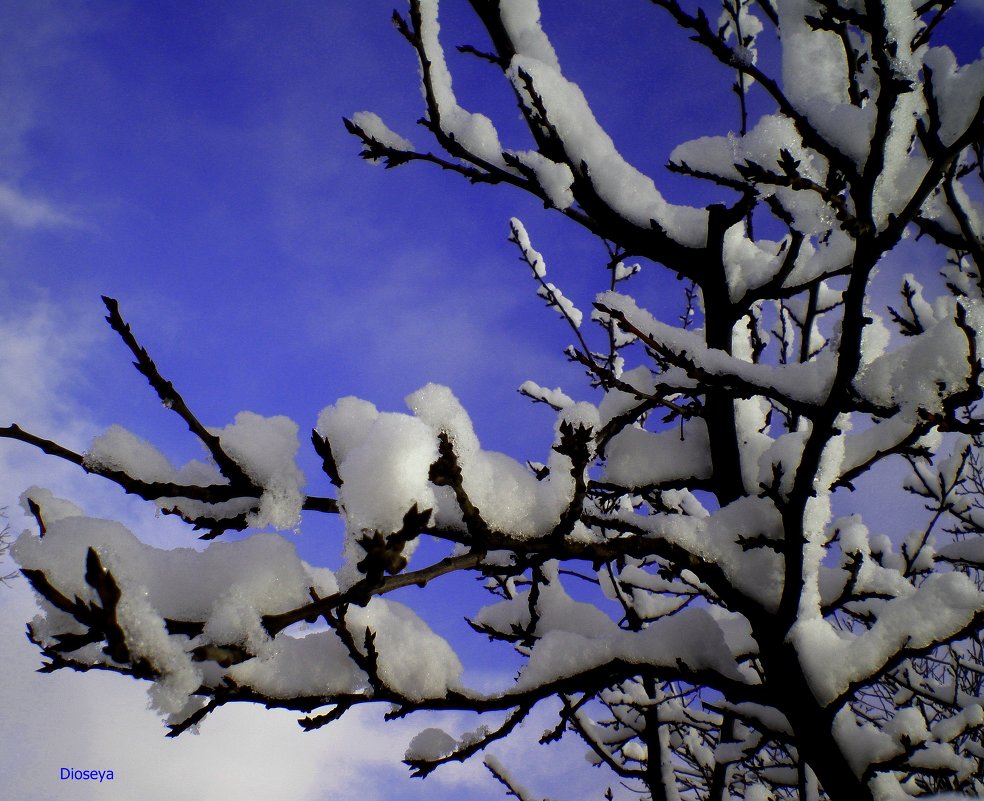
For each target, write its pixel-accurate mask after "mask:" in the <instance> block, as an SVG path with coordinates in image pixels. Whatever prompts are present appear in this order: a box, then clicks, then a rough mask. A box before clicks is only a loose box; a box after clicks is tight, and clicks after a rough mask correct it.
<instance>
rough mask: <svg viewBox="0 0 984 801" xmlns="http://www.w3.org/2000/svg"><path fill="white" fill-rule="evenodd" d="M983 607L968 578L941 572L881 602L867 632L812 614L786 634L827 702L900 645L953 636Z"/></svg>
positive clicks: (818, 693) (916, 645)
mask: <svg viewBox="0 0 984 801" xmlns="http://www.w3.org/2000/svg"><path fill="white" fill-rule="evenodd" d="M982 607H984V593H982V592H981V591H980V590H978V589H977V587H975V586H974V584H973V582H972V581H971V580H970V579H968V578H967V576H965V575H963V574H961V573H942V574H936V575H933V576H930V577H928V578H927V579H926V581H925V582H924V583H923V584H922V585H920V587H919V588H918V589H912V590H911V591H910V592H909V593H908V594H906V595H903V596H900V597H897V598H895V599H894V600H892V601H891V602H889V603H887V604H885V605H884V606H883V607H882V608H881V610H880V613H879V615H878V619H877V621H876V622H875V624H874V625H873V626H872V628H871V629H870V630H868V631H864V632H861V633H858V634H849V633H846V632H843V631H838V630H836V629H834V628H833V627H832V626H831V624H830V623H828V622H827V621H825V620H823V619H821V618H819V617H815V618H812V619H810V618H802V619H800V620H799V621H797V623H796V624H795V625H794V627H793V630H792V632H791V634H790V636H791V638H792V641H793V643H794V644H795V645H796V650H797V652H798V653H799V657H800V663H801V664H802V665H803V668H804V671H805V673H806V676H807V680H808V681H809V682H810V687H811V688H812V690H813V693H814V695H815V696H816V697H817V700H818V701H820V703H821V704H824V705H826V704H829V703H830V702H831V701H833V700H834V699H835V698H837V697H838V696H839V695H840V694H841V693H843V692H844V691H846V690H847V689H848V687H849V686H850V685H851V683H852V682H855V681H860V680H863V679H865V678H867V677H868V676H870V675H872V673H873V672H874V671H876V670H877V669H879V668H880V667H881V666H882V665H884V664H885V662H886V661H887V660H888V659H889V658H891V657H892V656H893V655H894V654H896V653H898V652H899V651H900V650H901V649H903V648H913V649H919V648H924V647H926V646H928V645H930V644H932V643H933V642H935V641H938V640H939V639H943V638H946V637H950V636H952V635H953V634H955V633H956V632H958V631H959V630H960V629H961V628H962V627H964V626H966V625H967V624H968V623H969V622H970V621H971V620H972V619H973V617H974V615H975V614H977V613H978V612H979V611H980V609H981V608H982Z"/></svg>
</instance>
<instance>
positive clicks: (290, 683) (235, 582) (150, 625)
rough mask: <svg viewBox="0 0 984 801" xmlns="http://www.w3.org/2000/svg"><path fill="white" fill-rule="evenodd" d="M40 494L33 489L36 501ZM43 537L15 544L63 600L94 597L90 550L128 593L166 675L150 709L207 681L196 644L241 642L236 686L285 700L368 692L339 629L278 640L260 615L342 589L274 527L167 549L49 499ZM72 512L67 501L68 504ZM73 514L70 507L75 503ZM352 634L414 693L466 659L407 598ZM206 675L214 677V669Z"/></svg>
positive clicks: (152, 657)
mask: <svg viewBox="0 0 984 801" xmlns="http://www.w3.org/2000/svg"><path fill="white" fill-rule="evenodd" d="M41 494H42V493H35V494H34V495H33V496H32V497H35V498H38V497H39V496H40V495H41ZM48 506H50V507H51V514H47V515H46V517H45V519H46V523H47V532H46V534H45V536H44V537H43V538H41V537H39V536H37V535H36V534H34V533H32V532H27V531H26V532H24V533H23V534H22V535H21V536H20V537H19V538H18V539H17V541H16V543H15V544H14V547H13V555H14V558H15V559H16V560H17V562H18V563H19V564H20V565H21V567H23V568H26V569H32V570H41V571H43V572H44V573H45V575H46V576H47V578H48V580H49V582H50V583H51V584H52V585H53V586H54V587H56V588H57V589H58V590H59V592H61V593H62V594H63V595H65V596H66V597H68V598H74V597H76V596H77V597H79V598H82V599H92V598H93V596H94V590H93V589H92V588H91V587H90V586H89V585H88V584H87V583H86V581H85V570H86V553H87V551H88V549H89V548H90V547H91V548H93V549H94V550H95V551H96V553H97V554H98V555H99V558H100V561H101V563H102V565H103V567H104V568H105V569H107V570H109V571H110V573H111V574H112V576H113V578H114V580H115V581H116V583H117V585H118V586H119V588H120V591H121V599H120V601H119V603H118V605H117V607H116V617H117V620H118V621H119V623H120V624H121V626H122V627H123V630H124V632H125V635H126V646H127V648H128V649H129V651H130V653H131V655H132V656H133V657H134V658H140V657H142V658H145V659H146V660H147V661H148V662H149V663H150V664H151V666H152V667H153V668H154V669H155V670H156V671H158V672H159V673H160V674H161V675H160V678H159V679H158V680H157V681H156V682H155V684H154V685H153V686H152V689H151V696H152V700H153V703H154V706H155V707H156V708H158V709H159V710H161V711H162V712H165V713H176V712H178V711H180V710H181V709H183V708H184V707H185V705H186V704H187V702H188V697H189V695H190V694H191V693H193V692H194V691H195V690H197V688H198V687H199V685H200V684H201V683H202V681H203V679H204V673H203V671H204V670H205V665H204V664H203V663H201V662H198V661H196V660H195V659H194V658H193V654H192V650H193V649H195V648H199V649H201V648H204V647H206V646H215V647H217V648H220V649H221V648H222V647H227V646H236V647H238V648H243V649H245V650H246V651H247V652H249V653H250V654H253V655H254V656H253V657H252V658H248V659H246V661H244V662H241V663H239V664H237V665H233V666H232V667H229V668H228V669H227V674H228V675H229V676H230V677H231V678H233V679H235V681H236V682H237V683H239V684H241V685H245V686H250V687H253V688H254V689H256V690H257V691H259V692H262V693H266V694H268V695H270V696H273V697H278V698H283V697H289V696H294V695H324V694H329V693H334V692H361V691H363V690H364V689H365V688H366V686H367V683H368V682H367V678H366V677H365V675H364V674H363V673H362V672H361V671H360V670H359V669H358V668H357V667H356V665H355V663H354V662H353V661H352V659H351V657H350V656H349V654H348V652H347V650H346V649H345V646H344V645H343V643H342V642H341V640H340V639H339V638H338V636H337V635H336V634H335V633H334V632H333V631H319V632H314V633H309V634H307V635H304V636H299V637H298V636H294V635H293V634H291V633H290V632H289V631H287V630H285V631H281V632H279V633H278V634H277V635H276V637H273V638H271V637H270V636H269V634H268V633H267V632H266V630H265V629H264V628H263V627H262V617H263V616H264V615H273V614H279V613H284V612H288V611H290V610H293V609H296V608H298V607H301V606H303V605H305V604H306V603H308V602H310V590H311V589H314V590H315V591H316V592H317V593H318V594H319V595H320V596H321V597H325V596H329V595H331V594H333V593H334V592H336V591H337V589H338V585H337V583H336V581H335V579H334V577H333V576H332V574H331V573H330V572H329V571H327V570H324V569H320V568H319V569H315V568H312V567H310V566H309V565H307V564H306V563H304V562H303V561H301V560H300V559H299V558H298V557H297V555H296V552H295V549H294V546H293V545H292V544H291V543H289V542H288V541H287V540H285V539H283V538H282V537H280V536H278V535H274V534H254V535H253V536H252V537H250V538H248V539H245V540H241V541H238V542H214V543H212V544H210V545H209V546H208V547H207V548H206V549H204V550H202V551H197V550H193V549H190V548H176V549H172V550H161V549H158V548H154V547H151V546H149V545H145V544H144V543H141V542H140V541H139V540H137V538H136V537H135V536H134V535H133V534H131V533H130V532H129V531H128V530H127V529H125V528H124V527H123V526H122V525H120V524H119V523H115V522H111V521H107V520H98V519H94V518H89V517H84V516H81V515H77V514H67V515H64V514H63V515H61V516H60V515H59V506H58V504H48V505H46V507H45V509H43V511H46V509H47V507H48ZM66 510H67V507H66V506H64V505H62V506H61V511H62V512H64V511H66ZM69 511H71V510H69ZM40 604H41V608H42V610H43V612H44V615H43V616H40V617H38V618H36V620H35V623H34V626H35V630H36V632H37V634H38V636H40V637H41V638H42V640H44V641H46V642H54V639H53V638H54V637H55V635H57V634H62V633H65V632H76V631H78V630H79V624H78V623H77V622H76V621H75V620H74V619H73V618H72V617H71V616H70V615H68V614H67V613H65V612H63V611H60V610H57V609H55V608H54V607H52V606H51V605H50V604H49V603H48V602H47V601H46V600H42V601H41V602H40ZM165 619H170V620H181V621H196V622H199V623H203V624H204V630H203V633H202V634H201V635H199V636H198V637H195V638H189V637H187V636H185V635H177V634H168V633H167V629H166V626H165ZM346 621H347V624H348V626H349V628H350V631H351V632H352V634H353V639H354V640H355V641H356V642H358V643H360V644H361V643H362V642H363V641H364V639H365V634H366V631H367V630H369V631H372V632H373V633H375V634H376V636H377V641H376V645H375V648H376V651H377V654H378V671H379V677H380V679H381V680H382V681H383V682H384V683H385V684H386V686H387V687H389V688H391V689H392V690H394V691H395V692H398V693H400V694H402V695H404V696H406V697H407V698H412V699H417V700H419V699H422V698H425V697H438V696H441V695H443V694H445V693H446V692H447V690H448V689H449V688H458V687H459V686H460V685H459V683H458V680H459V677H460V674H461V670H462V667H461V663H460V661H459V660H458V658H457V656H456V655H455V653H454V651H453V650H452V649H451V646H450V645H448V643H447V642H446V641H445V640H443V639H442V638H441V637H439V636H437V635H436V634H434V633H433V632H432V631H431V630H430V628H429V627H428V626H427V624H426V623H424V621H423V620H421V619H420V618H419V617H418V616H417V615H416V614H415V613H414V612H413V611H412V610H410V609H409V608H408V607H406V606H403V605H402V604H398V603H394V602H390V601H384V600H381V599H373V600H372V601H370V603H369V604H368V606H366V607H365V608H353V609H351V610H350V611H349V614H348V616H347V619H346ZM71 656H72V657H73V658H75V659H81V660H82V661H86V662H90V663H92V664H112V662H111V660H110V658H109V657H108V656H106V655H105V654H104V653H103V652H102V650H101V648H99V647H90V648H87V649H85V650H80V651H76V652H72V654H71ZM209 668H210V669H211V670H212V674H210V675H211V677H212V678H213V679H214V680H215V681H218V678H216V675H217V676H219V677H221V675H222V674H221V672H220V673H218V674H215V670H216V669H217V668H216V666H215V665H212V664H211V663H210V664H209Z"/></svg>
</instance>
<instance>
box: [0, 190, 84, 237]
mask: <svg viewBox="0 0 984 801" xmlns="http://www.w3.org/2000/svg"><path fill="white" fill-rule="evenodd" d="M0 217H2V218H4V219H6V220H7V221H8V222H11V223H13V224H14V225H16V226H18V227H19V228H63V227H73V228H74V227H78V226H80V225H81V222H80V221H79V220H78V219H76V218H75V217H73V216H72V215H70V214H68V213H66V212H64V211H62V210H60V209H58V208H56V207H55V206H54V205H52V204H51V203H49V202H48V201H46V200H44V199H42V198H38V197H28V196H27V195H25V194H23V193H22V192H19V191H18V190H16V189H14V188H13V187H12V186H10V185H8V184H0Z"/></svg>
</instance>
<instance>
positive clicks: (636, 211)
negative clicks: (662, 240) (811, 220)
mask: <svg viewBox="0 0 984 801" xmlns="http://www.w3.org/2000/svg"><path fill="white" fill-rule="evenodd" d="M508 74H509V77H510V79H511V80H512V82H513V86H514V87H515V89H516V91H517V93H518V94H519V96H520V98H522V100H523V102H524V103H526V104H527V105H528V106H529V107H530V108H531V109H535V108H536V106H537V105H539V104H542V106H543V108H544V109H545V110H546V115H547V118H548V119H549V120H550V123H551V126H552V130H553V131H554V132H555V133H556V135H557V136H558V138H559V140H560V141H561V143H562V145H563V148H564V155H565V157H566V160H567V162H568V164H573V165H581V164H583V165H585V166H586V167H587V171H588V175H589V176H590V179H591V183H592V186H593V187H594V190H595V191H596V192H597V193H598V195H599V196H600V197H601V198H602V200H604V201H605V203H607V204H608V205H609V207H610V208H612V209H613V210H614V211H615V212H616V213H618V214H620V215H621V216H622V217H624V218H625V219H626V220H629V221H630V222H632V223H633V224H635V225H638V226H641V227H643V228H649V227H650V225H651V221H652V220H655V221H656V223H657V224H658V225H659V226H660V227H661V228H663V229H664V230H665V231H667V232H668V233H669V235H670V237H671V238H673V239H675V240H677V241H679V242H681V243H682V244H685V245H690V246H693V247H699V246H700V245H701V244H703V243H704V241H705V239H706V235H707V212H706V211H705V210H703V209H697V208H692V207H689V206H675V205H673V204H670V203H668V202H667V201H666V200H665V199H664V198H663V196H662V195H661V194H660V192H659V190H657V188H656V185H655V184H654V183H653V180H652V179H651V178H650V177H649V176H647V175H644V174H643V173H641V172H639V171H638V170H637V169H636V168H635V167H633V166H632V165H630V164H629V163H628V162H626V161H625V159H624V158H622V156H621V154H620V153H619V152H618V150H617V149H616V147H615V144H614V142H612V139H611V137H610V136H609V135H608V134H607V133H606V132H605V130H604V129H603V128H602V127H601V125H600V124H599V123H598V121H597V120H596V119H595V117H594V114H593V113H592V111H591V107H590V106H589V105H588V102H587V100H586V98H585V97H584V94H583V93H582V91H581V89H580V88H579V87H578V86H576V85H575V84H573V83H571V82H570V81H568V80H567V79H566V78H564V76H563V75H561V73H560V72H559V71H558V70H557V68H556V67H555V66H553V65H551V64H549V63H544V62H543V61H540V60H538V59H536V58H532V57H530V56H526V55H523V54H522V53H519V54H517V55H516V56H515V57H514V58H513V60H512V63H511V64H510V66H509V70H508ZM527 78H529V79H530V80H531V81H532V87H533V91H534V92H536V95H537V98H536V100H534V99H533V98H532V97H530V95H529V91H528V89H527V84H526V79H527Z"/></svg>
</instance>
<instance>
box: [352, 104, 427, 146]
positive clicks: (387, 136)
mask: <svg viewBox="0 0 984 801" xmlns="http://www.w3.org/2000/svg"><path fill="white" fill-rule="evenodd" d="M352 122H353V123H355V124H356V125H357V126H359V128H361V129H362V130H363V131H364V132H365V133H366V135H367V136H368V137H370V138H371V139H375V140H376V141H377V142H379V143H380V144H381V145H383V146H384V147H388V148H392V149H394V150H404V151H408V152H413V151H414V146H413V143H412V142H410V141H409V140H407V139H404V138H403V137H402V136H400V135H399V134H398V133H394V132H393V131H391V130H390V129H389V128H388V127H387V125H386V123H385V122H383V121H382V119H380V117H379V115H378V114H375V113H373V112H372V111H357V112H356V113H355V114H353V115H352Z"/></svg>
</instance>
